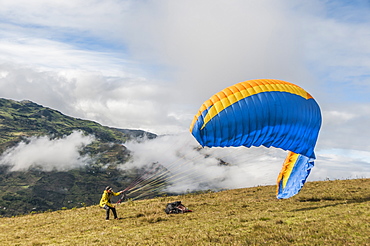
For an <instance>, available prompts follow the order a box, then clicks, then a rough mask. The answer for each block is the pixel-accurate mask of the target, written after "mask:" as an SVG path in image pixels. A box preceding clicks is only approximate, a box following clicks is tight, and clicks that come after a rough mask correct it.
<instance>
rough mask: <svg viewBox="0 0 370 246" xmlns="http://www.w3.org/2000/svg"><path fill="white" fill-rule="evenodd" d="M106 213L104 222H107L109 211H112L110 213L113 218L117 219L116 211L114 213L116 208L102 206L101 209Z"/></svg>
mask: <svg viewBox="0 0 370 246" xmlns="http://www.w3.org/2000/svg"><path fill="white" fill-rule="evenodd" d="M103 208H104V209H105V211H106V214H107V216H106V217H105V219H106V220H109V213H110V210H112V213H113V216H114V218H115V219H117V211H116V208H114V207H109V206H108V205H104V207H103Z"/></svg>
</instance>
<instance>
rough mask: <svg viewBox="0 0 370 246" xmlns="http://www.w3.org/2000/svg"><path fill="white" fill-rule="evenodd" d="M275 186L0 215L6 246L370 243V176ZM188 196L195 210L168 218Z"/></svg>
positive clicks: (0, 233)
mask: <svg viewBox="0 0 370 246" xmlns="http://www.w3.org/2000/svg"><path fill="white" fill-rule="evenodd" d="M274 193H275V186H264V187H253V188H246V189H236V190H228V191H222V192H217V193H214V192H206V193H203V194H186V195H181V196H176V197H158V198H155V199H150V200H141V201H135V202H126V203H123V204H121V205H119V206H118V207H117V211H118V215H119V216H120V217H121V220H110V221H105V219H104V212H105V211H104V210H102V209H100V208H98V206H96V205H95V206H90V207H86V208H78V209H72V210H65V211H55V212H47V213H40V214H31V215H27V216H19V217H14V218H0V229H1V230H0V242H1V243H2V245H192V246H193V245H336V246H337V245H369V244H370V233H369V232H370V179H357V180H336V181H322V182H308V183H307V184H306V185H305V186H304V188H303V189H302V191H301V192H300V193H299V194H298V195H296V196H294V197H292V198H290V199H286V200H277V199H276V198H275V194H274ZM177 200H180V201H182V203H183V204H184V205H186V206H187V207H188V208H189V209H192V210H193V212H192V213H186V214H177V215H176V214H173V215H167V214H165V213H164V211H163V210H164V208H165V206H166V204H167V203H169V202H173V201H177Z"/></svg>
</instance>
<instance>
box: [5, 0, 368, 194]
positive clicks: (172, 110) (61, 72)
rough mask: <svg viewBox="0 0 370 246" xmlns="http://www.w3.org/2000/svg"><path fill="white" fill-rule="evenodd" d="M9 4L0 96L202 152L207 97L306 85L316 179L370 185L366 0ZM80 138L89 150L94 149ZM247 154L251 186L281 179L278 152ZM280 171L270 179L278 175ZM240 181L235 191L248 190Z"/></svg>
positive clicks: (231, 175) (232, 175)
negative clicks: (200, 129)
mask: <svg viewBox="0 0 370 246" xmlns="http://www.w3.org/2000/svg"><path fill="white" fill-rule="evenodd" d="M0 3H1V9H0V97H2V98H7V99H14V100H31V101H33V102H36V103H38V104H41V105H43V106H46V107H50V108H53V109H56V110H59V111H61V112H63V113H64V114H66V115H69V116H73V117H78V118H82V119H88V120H93V121H96V122H98V123H100V124H102V125H106V126H112V127H118V128H127V129H142V130H145V131H150V132H153V133H156V134H158V135H168V136H173V138H170V139H168V138H167V139H166V141H167V142H172V144H171V146H176V145H177V143H179V142H182V140H181V139H182V138H184V139H187V140H188V141H189V143H190V144H189V145H194V144H196V143H194V141H195V140H193V139H192V138H191V136H189V135H190V133H189V131H188V128H189V125H190V123H191V121H192V118H193V116H194V115H195V114H196V113H197V111H198V109H199V107H200V106H201V104H202V103H203V102H204V101H205V100H207V99H208V98H209V97H211V96H212V95H213V94H215V93H217V92H218V91H220V90H222V89H224V88H226V87H228V86H230V85H233V84H236V83H238V82H241V81H245V80H249V79H257V78H272V79H281V80H285V81H289V82H292V83H295V84H297V85H299V86H301V87H302V88H304V89H305V90H306V91H308V92H309V93H310V94H311V95H313V97H314V98H315V99H316V101H317V102H318V103H319V105H320V107H321V111H322V117H323V125H322V128H321V131H320V135H319V139H318V142H317V146H316V154H317V160H316V166H315V169H314V171H312V173H311V175H310V177H309V179H310V180H324V179H343V178H344V179H345V178H357V177H367V178H369V177H370V158H369V157H370V141H368V139H370V131H369V130H368V126H369V125H370V97H369V96H368V95H369V93H370V42H369V40H370V1H368V0H353V1H345V0H335V1H334V0H332V1H331V0H310V1H305V0H296V1H288V0H250V1H244V0H229V1H222V0H201V1H199V0H197V1H195V0H187V1H170V0H155V1H154V0H105V1H97V0H88V1H82V0H74V1H59V0H54V1H48V0H33V1H31V2H30V1H26V0H0ZM75 134H76V135H75V138H77V137H79V138H80V143H81V144H87V143H88V142H89V141H90V140H87V139H84V138H83V136H82V135H80V136H78V133H75ZM179 136H180V137H179ZM38 141H39V140H34V142H35V143H39V142H38ZM63 141H65V143H69V141H72V139H69V138H66V139H64V140H63ZM157 141H158V142H157V143H152V142H151V143H145V144H142V145H140V146H141V147H138V146H136V145H135V144H132V146H131V148H132V149H135V150H136V151H137V152H138V153H140V150H139V149H140V148H142V150H143V149H146V148H151V147H149V146H150V145H152V144H156V146H157V148H161V147H159V146H162V145H164V146H165V145H166V143H163V142H161V141H163V140H162V139H161V140H157ZM72 142H73V141H72ZM72 145H73V146H79V145H78V144H76V143H75V142H73V143H72ZM42 146H43V145H42ZM177 146H178V145H177ZM19 148H21V147H19ZM24 148H25V147H24ZM174 149H176V148H175V147H174ZM190 149H191V148H190ZM160 150H162V149H160ZM17 151H18V152H19V151H20V149H17ZM173 151H175V150H173ZM243 151H247V153H246V154H244V156H247V159H245V158H240V163H237V162H235V164H234V166H233V167H235V168H236V169H237V168H241V169H243V170H245V173H247V174H248V175H252V176H253V177H257V176H258V175H256V174H255V170H256V165H258V166H259V168H261V167H260V165H261V164H260V163H261V162H263V163H274V164H271V165H273V166H274V168H277V169H276V170H277V171H276V172H278V171H279V169H280V165H281V163H282V162H283V160H284V156H285V154H284V153H280V152H279V151H278V150H267V149H261V148H257V149H248V150H243ZM147 152H148V151H147ZM157 152H160V151H157ZM20 153H23V152H20ZM8 154H11V153H8ZM142 155H144V154H142ZM261 155H262V156H269V157H270V159H269V160H261V159H259V158H261V157H260V156H261ZM13 156H14V155H13ZM71 156H73V155H71ZM154 156H155V155H154V154H152V155H151V156H148V158H151V159H155V157H154ZM277 157H279V158H278V160H275V158H277ZM13 158H15V157H13ZM45 158H46V157H45ZM137 159H138V160H139V159H140V157H139V156H138V157H137ZM13 160H14V159H13ZM147 161H148V160H147ZM163 161H164V162H165V160H163ZM139 162H140V161H138V162H137V163H139ZM276 162H277V164H276ZM76 163H77V162H76ZM78 163H80V162H78ZM245 163H249V164H248V168H249V169H247V167H246V165H247V164H245ZM252 163H257V164H256V165H252ZM271 165H270V164H269V165H267V164H266V168H265V169H263V170H265V172H266V173H270V172H268V170H271ZM52 166H53V165H52ZM54 166H58V165H54ZM275 166H276V167H275ZM231 169H232V168H229V170H228V171H225V170H223V172H222V171H221V172H220V173H221V174H222V173H223V174H225V175H226V174H227V175H228V176H227V177H223V180H237V178H236V176H238V174H240V173H243V172H240V170H239V171H235V170H231ZM218 172H219V170H214V171H213V172H211V173H218ZM208 173H210V172H207V173H206V174H208ZM221 174H220V175H221ZM276 176H277V173H274V172H272V174H271V175H269V174H268V175H267V174H266V175H264V176H263V177H259V176H258V178H256V181H255V182H254V183H253V184H254V185H255V184H258V183H266V184H270V183H272V184H273V183H274V182H275V180H276ZM238 177H239V176H238ZM261 179H263V180H261ZM218 180H220V177H218ZM242 180H243V178H241V181H240V182H239V181H237V182H234V183H237V184H235V185H234V186H233V185H231V186H232V187H239V186H250V185H251V184H250V183H243V181H242ZM250 180H251V179H250ZM230 182H231V181H230ZM231 183H232V182H231ZM225 185H226V184H225ZM228 185H229V184H228Z"/></svg>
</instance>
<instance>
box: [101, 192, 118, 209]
mask: <svg viewBox="0 0 370 246" xmlns="http://www.w3.org/2000/svg"><path fill="white" fill-rule="evenodd" d="M120 194H121V193H120V192H113V191H112V192H111V193H109V192H108V191H106V190H105V191H104V193H103V195H102V196H101V199H100V203H99V206H100V207H104V205H107V206H109V207H113V205H112V204H111V201H110V199H111V197H112V196H119V195H120Z"/></svg>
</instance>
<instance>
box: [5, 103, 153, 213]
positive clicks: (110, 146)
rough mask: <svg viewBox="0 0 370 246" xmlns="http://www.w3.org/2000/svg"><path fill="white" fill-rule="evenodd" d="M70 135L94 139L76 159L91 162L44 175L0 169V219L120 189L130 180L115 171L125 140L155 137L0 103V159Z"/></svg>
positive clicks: (40, 108)
mask: <svg viewBox="0 0 370 246" xmlns="http://www.w3.org/2000/svg"><path fill="white" fill-rule="evenodd" d="M74 131H81V132H83V133H84V134H89V135H93V136H95V141H93V142H92V143H91V144H89V145H87V146H85V147H84V148H83V149H82V150H81V151H80V154H81V155H82V156H89V157H90V159H91V160H93V162H91V163H90V164H89V165H86V166H84V167H83V168H78V169H74V170H69V171H57V170H53V171H49V172H48V171H45V170H43V169H40V168H37V167H32V168H31V169H29V170H26V171H10V167H9V166H6V165H4V164H3V165H0V199H1V200H0V215H3V216H11V215H16V214H21V213H28V212H30V211H35V210H36V211H45V210H49V209H51V210H55V209H60V208H61V207H67V208H72V207H78V206H82V205H81V204H88V205H89V204H95V203H96V202H97V200H98V199H99V196H100V192H101V189H102V188H103V187H104V186H106V185H108V184H110V185H113V186H116V187H120V188H121V187H123V186H125V185H127V182H129V181H130V176H129V175H128V174H126V173H123V172H122V171H120V170H117V169H116V164H124V163H125V162H127V160H128V159H129V158H130V151H129V150H127V148H126V147H125V146H124V143H125V142H126V141H127V140H130V139H138V138H143V137H147V138H155V137H156V135H155V134H153V133H148V132H145V131H142V130H129V129H116V128H111V127H106V126H102V125H101V124H98V123H96V122H93V121H89V120H82V119H76V118H73V117H70V116H66V115H64V114H62V113H61V112H59V111H57V110H53V109H50V108H47V107H43V106H41V105H39V104H36V103H34V102H31V101H20V102H19V101H14V100H9V99H3V98H0V154H2V153H4V152H5V151H6V150H8V149H9V148H11V147H14V146H17V144H19V143H20V142H22V141H23V142H26V143H27V142H29V138H30V137H33V136H38V137H40V136H44V137H45V136H47V137H48V138H50V139H59V138H62V137H65V136H68V135H70V134H71V133H72V132H74Z"/></svg>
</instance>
